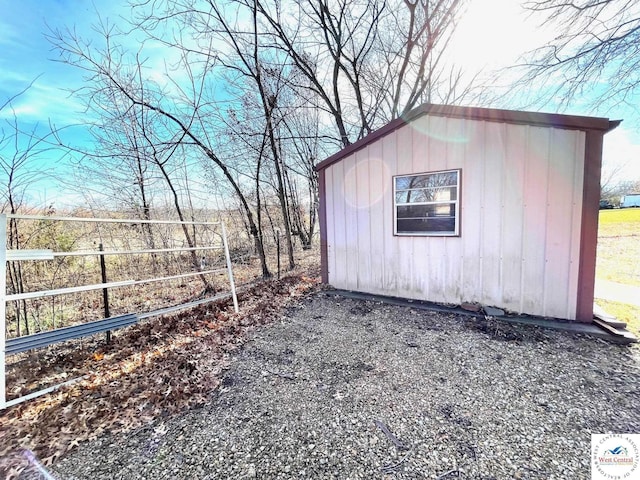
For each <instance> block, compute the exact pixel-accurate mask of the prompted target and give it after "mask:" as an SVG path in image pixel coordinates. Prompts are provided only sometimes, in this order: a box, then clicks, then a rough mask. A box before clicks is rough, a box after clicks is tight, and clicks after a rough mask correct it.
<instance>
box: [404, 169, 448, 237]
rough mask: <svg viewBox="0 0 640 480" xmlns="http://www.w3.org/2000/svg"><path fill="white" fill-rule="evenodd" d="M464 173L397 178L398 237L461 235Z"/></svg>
mask: <svg viewBox="0 0 640 480" xmlns="http://www.w3.org/2000/svg"><path fill="white" fill-rule="evenodd" d="M459 184H460V171H459V170H448V171H445V172H434V173H422V174H419V175H407V176H398V177H395V178H394V200H395V217H396V218H395V233H396V234H397V235H458V220H459V219H458V202H459V190H460V185H459Z"/></svg>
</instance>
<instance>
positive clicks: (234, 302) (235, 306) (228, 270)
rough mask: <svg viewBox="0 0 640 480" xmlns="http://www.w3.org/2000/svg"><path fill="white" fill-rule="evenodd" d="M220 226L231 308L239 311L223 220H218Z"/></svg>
mask: <svg viewBox="0 0 640 480" xmlns="http://www.w3.org/2000/svg"><path fill="white" fill-rule="evenodd" d="M220 225H221V226H222V243H223V245H224V256H225V258H226V260H227V273H228V274H229V283H230V284H231V297H232V298H233V309H234V310H235V312H236V313H238V312H239V311H240V309H239V308H238V297H237V296H236V284H235V282H234V281H233V270H232V269H231V255H229V243H228V242H227V229H226V228H225V226H224V221H222V220H221V221H220Z"/></svg>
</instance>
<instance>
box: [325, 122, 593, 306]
mask: <svg viewBox="0 0 640 480" xmlns="http://www.w3.org/2000/svg"><path fill="white" fill-rule="evenodd" d="M584 145H585V133H584V132H583V131H578V130H565V129H559V128H549V127H538V126H528V125H515V124H507V123H499V122H491V121H479V120H468V119H459V118H447V117H439V116H422V117H419V118H417V119H415V120H413V121H412V122H410V123H409V124H407V125H405V126H403V127H401V128H399V129H397V130H395V131H393V132H391V133H389V134H388V135H386V136H384V137H382V138H380V139H378V140H377V141H374V142H372V143H370V144H369V145H367V146H366V147H364V148H362V149H360V150H357V151H356V152H355V153H353V154H351V155H349V156H347V157H345V158H344V159H343V160H342V161H340V162H337V163H334V164H332V165H330V166H328V167H327V168H326V169H325V171H324V182H325V192H326V219H327V224H326V243H327V267H328V280H329V283H330V284H331V285H333V286H335V287H336V288H342V289H349V290H357V291H362V292H368V293H376V294H384V295H393V296H399V297H406V298H414V299H422V300H428V301H432V302H442V303H455V304H459V303H461V302H463V301H477V302H481V303H483V304H486V305H495V306H499V307H501V308H506V309H508V310H511V311H515V312H520V313H529V314H533V315H542V316H550V317H559V318H567V319H575V318H576V295H577V288H578V269H579V254H580V251H579V250H580V225H581V214H582V188H583V175H584V154H585V152H584ZM458 168H459V169H461V192H460V193H461V196H460V215H461V217H460V232H461V234H460V236H459V237H424V236H415V237H405V236H394V235H393V218H394V215H393V208H394V205H393V183H392V181H393V180H392V177H393V176H394V175H408V174H413V173H424V172H432V171H438V170H445V169H458Z"/></svg>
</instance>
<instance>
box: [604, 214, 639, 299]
mask: <svg viewBox="0 0 640 480" xmlns="http://www.w3.org/2000/svg"><path fill="white" fill-rule="evenodd" d="M596 275H597V277H598V278H601V279H604V280H609V281H611V282H617V283H624V284H627V285H637V286H640V208H622V209H615V210H600V226H599V229H598V263H597V270H596Z"/></svg>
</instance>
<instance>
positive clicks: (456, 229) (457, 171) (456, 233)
mask: <svg viewBox="0 0 640 480" xmlns="http://www.w3.org/2000/svg"><path fill="white" fill-rule="evenodd" d="M443 173H455V174H456V185H455V187H456V198H455V200H447V201H432V202H410V203H398V202H397V201H396V198H397V196H396V184H397V182H396V179H398V178H410V177H423V176H428V175H438V174H443ZM461 174H462V171H461V169H459V168H458V169H451V170H439V171H436V172H424V173H413V174H410V175H395V176H393V234H394V235H397V236H402V237H458V236H460V177H461ZM450 186H452V187H453V186H454V185H450ZM426 188H433V187H426ZM423 189H424V188H419V189H416V190H423ZM400 190H403V189H400ZM451 204H453V205H455V216H454V231H448V232H440V231H424V232H403V231H400V232H398V207H403V206H408V205H451ZM424 218H429V217H424Z"/></svg>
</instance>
